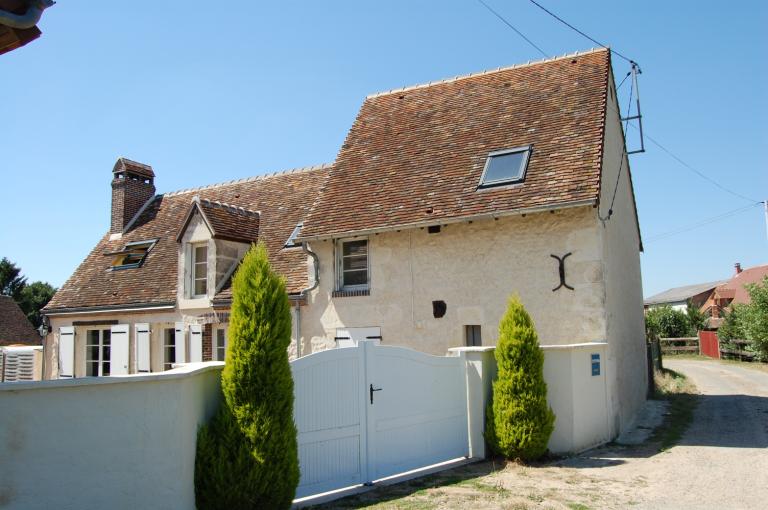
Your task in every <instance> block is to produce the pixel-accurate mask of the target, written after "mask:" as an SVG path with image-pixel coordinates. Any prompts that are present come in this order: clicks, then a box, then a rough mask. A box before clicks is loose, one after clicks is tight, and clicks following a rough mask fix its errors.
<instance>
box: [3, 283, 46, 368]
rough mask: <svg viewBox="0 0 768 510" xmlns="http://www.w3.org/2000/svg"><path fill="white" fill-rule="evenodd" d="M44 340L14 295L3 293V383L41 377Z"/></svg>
mask: <svg viewBox="0 0 768 510" xmlns="http://www.w3.org/2000/svg"><path fill="white" fill-rule="evenodd" d="M42 361H43V359H42V339H41V338H40V335H39V334H38V333H37V331H35V328H34V326H32V323H31V322H29V319H27V316H26V315H24V312H23V311H22V310H21V308H19V305H18V304H17V303H16V301H14V300H13V298H12V297H11V296H0V382H9V381H24V380H27V381H31V380H39V379H40V377H41V374H42Z"/></svg>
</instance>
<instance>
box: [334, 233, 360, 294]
mask: <svg viewBox="0 0 768 510" xmlns="http://www.w3.org/2000/svg"><path fill="white" fill-rule="evenodd" d="M337 258H338V260H337V267H338V280H339V281H338V288H339V290H364V289H367V288H368V240H367V239H359V240H355V241H340V242H339V244H338V248H337Z"/></svg>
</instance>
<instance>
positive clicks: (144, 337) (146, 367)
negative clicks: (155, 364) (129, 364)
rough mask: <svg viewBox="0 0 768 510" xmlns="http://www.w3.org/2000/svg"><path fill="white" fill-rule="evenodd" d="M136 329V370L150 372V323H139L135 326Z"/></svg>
mask: <svg viewBox="0 0 768 510" xmlns="http://www.w3.org/2000/svg"><path fill="white" fill-rule="evenodd" d="M135 329H136V371H137V372H150V371H151V368H150V364H149V351H150V342H149V335H150V333H149V324H147V323H143V322H142V323H139V324H136V326H135Z"/></svg>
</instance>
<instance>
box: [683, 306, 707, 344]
mask: <svg viewBox="0 0 768 510" xmlns="http://www.w3.org/2000/svg"><path fill="white" fill-rule="evenodd" d="M685 315H686V319H687V320H688V335H689V336H696V335H697V334H698V333H699V331H701V330H702V329H704V328H706V327H707V316H706V315H705V314H704V312H702V311H701V309H700V308H699V307H698V306H696V305H694V304H693V302H692V301H691V300H690V299H689V300H688V303H686V307H685Z"/></svg>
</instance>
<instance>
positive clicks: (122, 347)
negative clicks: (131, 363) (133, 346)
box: [109, 324, 130, 375]
mask: <svg viewBox="0 0 768 510" xmlns="http://www.w3.org/2000/svg"><path fill="white" fill-rule="evenodd" d="M111 329H112V336H111V340H110V347H109V375H125V374H127V373H128V359H129V357H130V356H129V353H130V350H129V348H128V332H129V331H130V326H128V324H117V325H115V326H112V328H111Z"/></svg>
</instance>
